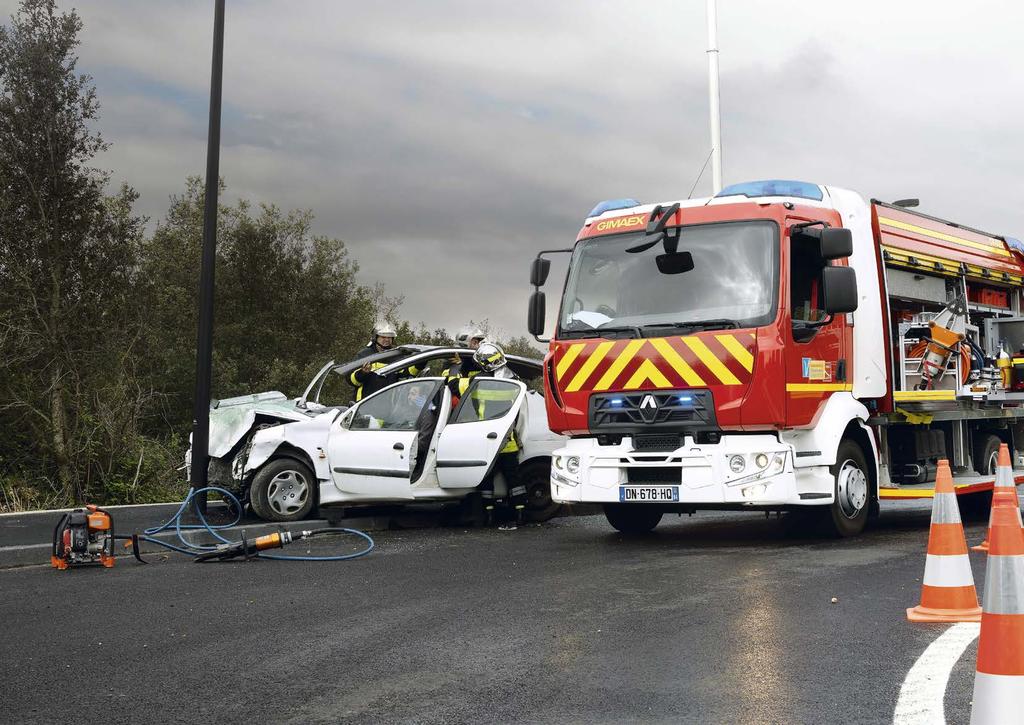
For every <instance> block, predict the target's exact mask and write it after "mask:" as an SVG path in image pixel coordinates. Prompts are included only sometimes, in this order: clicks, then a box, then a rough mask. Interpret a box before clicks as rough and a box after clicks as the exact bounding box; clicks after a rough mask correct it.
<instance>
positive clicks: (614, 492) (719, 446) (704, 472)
mask: <svg viewBox="0 0 1024 725" xmlns="http://www.w3.org/2000/svg"><path fill="white" fill-rule="evenodd" d="M795 461H796V458H795V456H794V452H793V449H792V447H791V446H790V445H788V444H786V443H783V442H781V441H779V439H778V438H777V437H776V436H774V435H771V434H764V435H760V434H758V435H723V436H722V437H721V438H720V440H719V442H718V443H715V444H700V443H697V442H696V441H695V440H694V439H693V438H690V437H686V438H685V439H684V444H683V445H682V446H680V447H679V448H677V449H675V450H673V451H656V452H655V451H643V450H641V451H637V450H634V448H633V442H632V439H631V438H629V437H628V436H626V437H623V439H622V441H621V443H619V444H617V445H605V446H602V445H599V444H598V441H597V439H596V438H576V439H572V440H570V441H568V442H567V443H566V445H565V446H564V447H563V448H559V449H558V450H556V451H555V452H554V453H553V454H552V466H551V496H552V498H553V499H554V500H555V501H558V502H559V503H620V502H621V501H622V493H621V492H622V490H623V487H624V486H674V487H678V499H676V500H673V501H672V504H676V503H678V504H682V505H683V506H682V508H686V507H687V506H686V504H696V506H694V508H701V507H702V506H703V507H708V508H713V507H715V506H723V505H725V506H730V507H732V506H750V507H772V506H808V505H810V506H815V505H824V504H830V503H832V500H833V496H834V482H833V477H832V474H831V473H830V472H829V469H828V467H827V466H812V467H808V468H796V467H795ZM661 503H662V505H665V504H664V502H661ZM638 505H641V504H639V503H638Z"/></svg>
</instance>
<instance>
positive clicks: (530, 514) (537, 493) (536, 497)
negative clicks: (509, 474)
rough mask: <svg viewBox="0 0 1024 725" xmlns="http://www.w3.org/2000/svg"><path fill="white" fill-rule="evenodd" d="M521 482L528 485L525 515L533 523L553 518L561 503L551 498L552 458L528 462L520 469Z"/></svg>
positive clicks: (522, 484)
mask: <svg viewBox="0 0 1024 725" xmlns="http://www.w3.org/2000/svg"><path fill="white" fill-rule="evenodd" d="M519 484H520V485H521V486H525V487H526V511H525V512H524V515H523V517H524V518H525V519H526V521H528V522H531V523H540V522H541V521H547V520H548V519H550V518H552V517H553V516H554V515H555V514H556V513H558V509H560V508H561V504H559V503H558V502H557V501H554V500H552V498H551V460H550V459H548V460H546V461H536V462H534V463H528V464H526V465H525V466H523V467H522V468H521V469H519Z"/></svg>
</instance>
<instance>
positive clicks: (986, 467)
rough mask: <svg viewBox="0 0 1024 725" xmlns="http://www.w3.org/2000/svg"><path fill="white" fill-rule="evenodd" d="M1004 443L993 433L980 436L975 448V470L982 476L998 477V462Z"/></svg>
mask: <svg viewBox="0 0 1024 725" xmlns="http://www.w3.org/2000/svg"><path fill="white" fill-rule="evenodd" d="M1002 443H1003V442H1002V441H1001V440H1000V439H999V436H996V435H993V434H991V433H983V434H981V435H980V436H978V442H977V445H976V446H975V448H974V470H976V471H977V472H978V473H979V474H980V475H982V476H994V475H996V462H997V461H998V460H999V446H1000V445H1002Z"/></svg>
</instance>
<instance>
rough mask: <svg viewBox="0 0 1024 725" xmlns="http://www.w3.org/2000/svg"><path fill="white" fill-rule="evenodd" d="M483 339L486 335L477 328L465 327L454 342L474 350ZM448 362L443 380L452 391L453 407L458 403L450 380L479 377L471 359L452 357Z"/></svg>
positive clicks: (474, 363) (478, 370) (476, 365)
mask: <svg viewBox="0 0 1024 725" xmlns="http://www.w3.org/2000/svg"><path fill="white" fill-rule="evenodd" d="M485 337H486V334H485V333H484V331H483V330H481V329H480V328H479V327H477V328H470V327H467V328H464V329H463V330H461V331H460V332H459V334H458V335H457V336H456V338H455V342H456V344H458V346H459V347H465V348H469V349H470V350H476V349H477V348H479V347H480V343H482V342H483V341H484V338H485ZM449 362H451V365H449V367H448V369H447V370H446V371H445V378H446V379H447V382H448V385H449V388H451V390H452V395H454V396H455V400H453V401H452V406H453V407H454V406H455V404H456V403H458V398H459V393H458V392H457V391H456V389H455V387H453V386H452V384H451V383H452V380H455V379H458V378H459V377H465V378H472V377H474V376H475V375H479V374H480V366H479V365H478V364H477V363H476V361H475V360H473V359H472V358H469V359H468V360H465V361H463V359H462V358H461V357H460V356H459V355H453V356H452V359H451V360H450V361H449Z"/></svg>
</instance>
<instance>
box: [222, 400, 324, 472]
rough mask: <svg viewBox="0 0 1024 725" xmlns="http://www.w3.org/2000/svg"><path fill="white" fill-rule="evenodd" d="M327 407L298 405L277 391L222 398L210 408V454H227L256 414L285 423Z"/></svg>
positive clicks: (244, 432)
mask: <svg viewBox="0 0 1024 725" xmlns="http://www.w3.org/2000/svg"><path fill="white" fill-rule="evenodd" d="M329 410H332V409H331V408H326V407H322V406H319V405H316V404H309V408H300V407H298V406H297V405H296V402H295V400H293V399H291V398H286V397H285V396H284V394H283V393H279V392H276V391H272V392H269V393H257V394H255V395H246V396H242V397H238V398H231V399H230V400H222V401H220V403H219V404H218V405H217V407H216V408H213V409H211V410H210V457H211V458H220V457H221V456H225V455H227V454H228V453H229V452H230V451H231V449H232V448H234V447H235V445H236V444H237V443H238V441H240V440H241V439H242V438H243V437H244V436H245V435H246V434H247V433H248V432H249V431H250V430H252V428H253V426H254V425H255V424H256V419H257V417H259V418H263V419H268V418H269V419H271V420H272V421H277V422H280V423H288V422H292V421H298V420H309V419H310V418H313V417H316V416H318V415H321V414H322V413H325V412H327V411H329Z"/></svg>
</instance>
